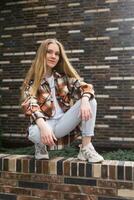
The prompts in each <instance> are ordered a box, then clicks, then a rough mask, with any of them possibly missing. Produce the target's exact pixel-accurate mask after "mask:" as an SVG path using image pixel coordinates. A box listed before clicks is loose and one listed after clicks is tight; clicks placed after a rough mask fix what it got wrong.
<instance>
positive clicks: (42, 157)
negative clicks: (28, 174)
mask: <svg viewBox="0 0 134 200" xmlns="http://www.w3.org/2000/svg"><path fill="white" fill-rule="evenodd" d="M35 159H36V160H43V159H44V160H49V156H48V155H47V156H40V157H36V156H35Z"/></svg>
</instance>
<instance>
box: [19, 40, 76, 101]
mask: <svg viewBox="0 0 134 200" xmlns="http://www.w3.org/2000/svg"><path fill="white" fill-rule="evenodd" d="M50 43H56V44H57V45H58V46H59V49H60V58H59V61H58V63H57V65H56V66H55V67H54V69H55V70H56V71H57V72H59V73H64V74H66V75H67V76H68V77H75V78H77V79H80V76H79V74H78V73H77V72H76V70H75V69H74V68H73V66H72V65H71V63H70V62H69V60H68V57H67V55H66V53H65V50H64V47H63V45H62V44H61V43H60V42H59V41H58V40H57V39H46V40H44V41H43V42H42V43H41V45H40V46H39V48H38V50H37V53H36V56H35V59H34V61H33V63H32V65H31V67H30V69H29V71H28V72H27V74H26V77H25V79H24V82H23V85H22V89H21V93H22V99H23V97H24V90H25V89H26V87H27V86H28V84H29V82H30V81H31V80H33V85H32V91H31V95H33V96H34V95H36V93H37V90H38V88H39V86H40V83H41V81H42V78H43V77H44V76H45V74H46V71H47V66H46V62H45V61H46V54H47V48H48V45H49V44H50Z"/></svg>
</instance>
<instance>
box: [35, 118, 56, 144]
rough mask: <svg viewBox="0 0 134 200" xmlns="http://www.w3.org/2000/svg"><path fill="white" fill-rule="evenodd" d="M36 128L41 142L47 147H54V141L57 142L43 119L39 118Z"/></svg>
mask: <svg viewBox="0 0 134 200" xmlns="http://www.w3.org/2000/svg"><path fill="white" fill-rule="evenodd" d="M36 123H37V125H38V127H39V128H40V133H41V142H42V143H43V144H46V145H48V146H52V145H55V142H54V140H55V141H57V139H56V137H55V135H54V133H53V131H52V129H51V128H50V127H49V125H48V124H47V123H46V122H45V121H44V119H43V118H39V119H37V120H36Z"/></svg>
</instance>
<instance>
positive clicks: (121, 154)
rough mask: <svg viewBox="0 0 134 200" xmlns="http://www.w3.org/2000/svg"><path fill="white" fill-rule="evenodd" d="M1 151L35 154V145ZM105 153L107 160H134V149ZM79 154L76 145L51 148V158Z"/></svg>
mask: <svg viewBox="0 0 134 200" xmlns="http://www.w3.org/2000/svg"><path fill="white" fill-rule="evenodd" d="M0 153H6V154H22V155H34V146H29V147H25V148H16V149H6V148H0ZM99 153H101V155H103V157H104V159H105V160H121V161H134V150H122V149H118V150H114V151H110V152H105V151H103V152H99ZM77 154H78V148H76V147H74V146H70V147H66V148H65V149H62V150H50V151H49V155H50V158H54V157H57V156H61V157H62V156H63V157H65V158H69V157H76V156H77Z"/></svg>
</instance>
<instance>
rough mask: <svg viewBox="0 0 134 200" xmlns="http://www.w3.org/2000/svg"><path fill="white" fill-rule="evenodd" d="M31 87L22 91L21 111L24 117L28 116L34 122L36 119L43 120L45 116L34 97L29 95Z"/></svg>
mask: <svg viewBox="0 0 134 200" xmlns="http://www.w3.org/2000/svg"><path fill="white" fill-rule="evenodd" d="M31 89H32V87H31V86H30V85H29V86H27V87H26V89H25V91H24V100H23V102H22V103H21V107H22V110H23V112H24V114H25V115H26V116H29V117H30V118H31V119H32V121H36V120H37V119H38V118H44V119H45V116H44V114H43V112H42V111H41V109H40V106H39V104H38V100H37V97H36V96H32V95H30V91H31Z"/></svg>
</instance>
